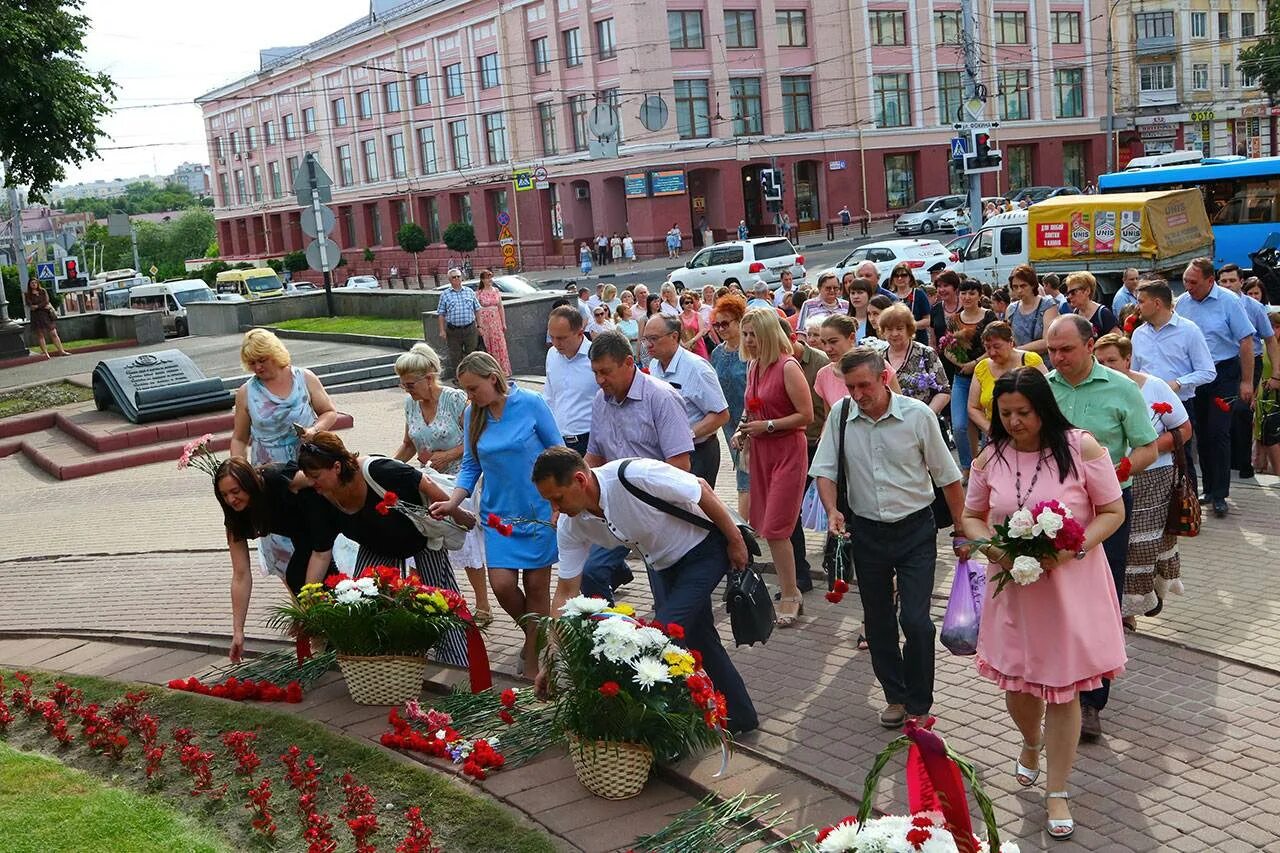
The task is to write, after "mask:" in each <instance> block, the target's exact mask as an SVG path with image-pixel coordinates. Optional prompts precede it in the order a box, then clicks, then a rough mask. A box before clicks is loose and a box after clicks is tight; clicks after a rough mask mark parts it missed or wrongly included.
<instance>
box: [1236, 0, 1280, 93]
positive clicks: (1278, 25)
mask: <svg viewBox="0 0 1280 853" xmlns="http://www.w3.org/2000/svg"><path fill="white" fill-rule="evenodd" d="M1239 68H1240V73H1241V74H1244V75H1245V76H1248V77H1256V78H1258V85H1259V86H1261V87H1262V90H1263V91H1264V92H1266V93H1267V94H1268V95H1270V96H1272V97H1275V96H1276V95H1278V94H1280V0H1269V2H1268V3H1267V28H1266V31H1265V32H1263V33H1262V35H1261V36H1259V37H1258V40H1257V41H1256V42H1254V43H1253V44H1251V45H1249V46H1248V47H1246V48H1245V49H1244V50H1242V51H1240V63H1239Z"/></svg>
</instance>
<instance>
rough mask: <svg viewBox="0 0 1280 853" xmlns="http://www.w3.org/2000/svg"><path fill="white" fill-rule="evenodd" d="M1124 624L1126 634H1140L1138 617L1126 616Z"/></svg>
mask: <svg viewBox="0 0 1280 853" xmlns="http://www.w3.org/2000/svg"><path fill="white" fill-rule="evenodd" d="M1121 621H1122V622H1123V623H1124V632H1125V633H1126V634H1136V633H1137V632H1138V617H1137V616H1126V617H1124V619H1122V620H1121Z"/></svg>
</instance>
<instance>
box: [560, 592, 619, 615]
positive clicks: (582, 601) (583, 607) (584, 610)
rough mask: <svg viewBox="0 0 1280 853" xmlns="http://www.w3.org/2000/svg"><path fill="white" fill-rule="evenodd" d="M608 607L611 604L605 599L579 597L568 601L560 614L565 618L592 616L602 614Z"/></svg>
mask: <svg viewBox="0 0 1280 853" xmlns="http://www.w3.org/2000/svg"><path fill="white" fill-rule="evenodd" d="M608 606H609V602H607V601H605V600H604V599H603V598H588V597H587V596H585V595H579V596H577V597H576V598H571V599H569V600H568V601H566V602H565V603H564V606H563V607H561V608H560V612H561V613H562V614H563V615H565V616H591V615H594V614H596V613H600V612H601V611H603V610H604V609H605V608H606V607H608Z"/></svg>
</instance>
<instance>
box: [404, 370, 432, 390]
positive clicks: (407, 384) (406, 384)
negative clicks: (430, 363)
mask: <svg viewBox="0 0 1280 853" xmlns="http://www.w3.org/2000/svg"><path fill="white" fill-rule="evenodd" d="M430 378H431V374H430V373H428V374H426V375H425V376H419V377H418V378H417V379H415V380H413V381H412V382H405V381H403V380H402V381H401V382H400V387H401V388H403V389H404V390H406V391H412V390H413V389H414V386H415V385H417V384H418V383H419V382H426V381H427V380H428V379H430Z"/></svg>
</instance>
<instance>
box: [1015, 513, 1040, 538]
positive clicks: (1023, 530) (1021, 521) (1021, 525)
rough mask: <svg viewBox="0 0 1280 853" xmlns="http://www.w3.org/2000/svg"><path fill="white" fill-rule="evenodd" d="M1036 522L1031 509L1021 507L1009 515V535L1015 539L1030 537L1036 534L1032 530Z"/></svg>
mask: <svg viewBox="0 0 1280 853" xmlns="http://www.w3.org/2000/svg"><path fill="white" fill-rule="evenodd" d="M1035 523H1036V522H1035V519H1034V518H1032V517H1031V510H1029V509H1020V510H1018V511H1017V512H1015V513H1014V514H1013V515H1011V516H1009V535H1010V536H1012V537H1013V538H1015V539H1030V538H1032V537H1033V536H1034V535H1035V534H1034V533H1032V532H1031V529H1032V528H1033V527H1035Z"/></svg>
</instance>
